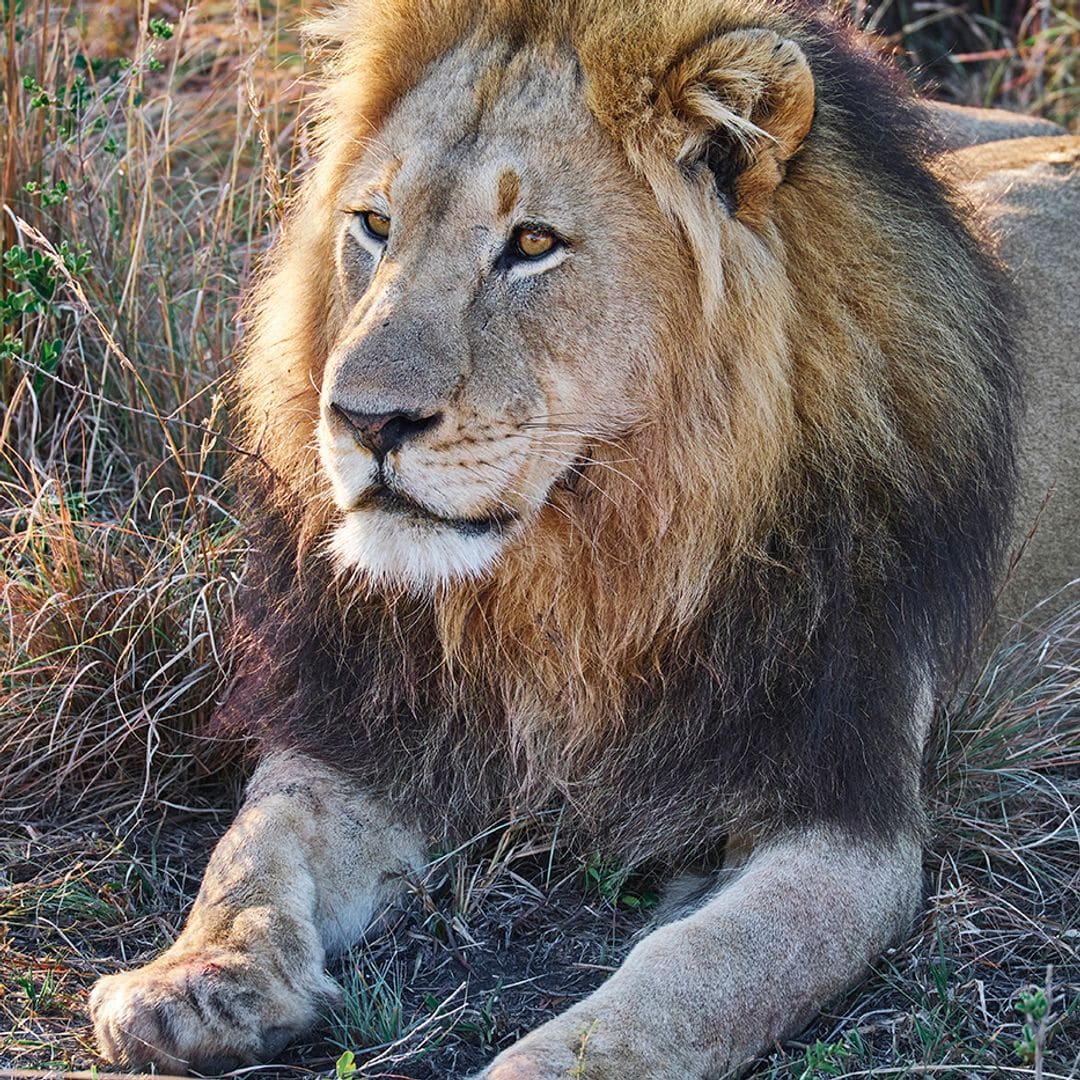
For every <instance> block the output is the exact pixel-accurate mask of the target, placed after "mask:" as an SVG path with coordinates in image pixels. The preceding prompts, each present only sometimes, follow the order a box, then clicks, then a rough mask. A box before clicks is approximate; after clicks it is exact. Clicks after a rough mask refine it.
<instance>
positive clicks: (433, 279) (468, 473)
mask: <svg viewBox="0 0 1080 1080" xmlns="http://www.w3.org/2000/svg"><path fill="white" fill-rule="evenodd" d="M336 209H337V210H339V211H340V213H339V214H338V215H337V216H338V217H339V218H340V225H339V227H338V231H337V246H336V253H337V255H336V257H337V275H336V276H337V289H338V292H339V301H338V302H339V303H340V305H341V307H340V311H341V313H342V314H341V322H342V327H343V329H342V331H341V333H340V334H339V336H338V337H337V339H336V341H335V343H334V345H333V348H332V350H331V354H330V357H329V360H328V363H327V367H326V371H325V375H324V379H323V384H322V388H321V399H320V420H319V446H320V453H321V460H322V463H323V467H324V468H325V470H326V472H327V474H328V475H329V477H330V479H331V482H332V485H333V491H334V496H335V499H336V502H337V504H338V506H339V508H340V509H341V510H342V511H343V512H344V519H343V522H342V523H341V524H340V526H339V527H338V528H337V531H336V533H335V536H334V541H333V548H334V553H335V555H336V558H337V560H338V563H339V566H341V567H342V568H356V569H361V570H363V571H364V572H366V573H367V574H369V575H371V576H372V577H374V578H376V579H381V580H383V581H388V582H393V583H401V584H405V585H408V586H411V587H413V588H430V587H432V586H434V585H436V584H438V583H439V582H444V581H449V580H454V579H461V578H467V577H475V576H479V575H482V574H484V572H485V571H487V570H488V569H489V568H490V567H491V566H492V564H493V563H494V561H495V560H496V559H497V558H498V556H499V554H500V552H501V551H502V550H503V548H504V547H505V546H506V545H508V544H511V543H514V542H515V540H516V539H517V538H520V537H521V536H522V535H524V534H526V533H527V532H528V530H530V529H532V528H536V527H538V521H539V519H541V518H542V516H543V515H544V514H545V513H547V514H559V513H562V514H565V513H566V512H567V511H566V510H565V508H562V509H560V507H559V505H558V501H559V492H560V491H563V490H564V489H569V488H570V487H572V486H573V484H574V483H575V482H576V481H577V480H578V479H579V473H580V471H581V470H582V469H585V468H589V467H590V466H589V465H588V464H587V462H589V461H591V460H592V459H593V458H595V457H596V456H597V454H598V453H599V454H600V455H601V456H603V450H602V448H603V447H608V448H610V447H611V446H612V444H613V441H614V440H616V439H617V438H618V437H619V436H620V435H621V434H622V433H624V432H625V431H626V430H627V428H628V427H630V426H632V425H634V424H639V423H641V422H642V421H644V420H647V419H648V416H647V411H648V410H647V406H646V405H645V402H646V401H647V399H648V384H649V380H650V377H651V375H650V372H651V364H650V357H651V356H653V355H654V353H655V349H654V347H653V342H654V341H655V340H656V339H657V337H658V335H661V334H662V333H663V327H664V325H665V323H666V322H667V321H668V320H669V318H671V317H672V316H671V314H670V312H671V310H672V309H671V307H670V306H669V305H666V303H665V295H664V290H663V289H658V288H657V281H664V280H665V273H664V272H662V271H661V266H662V265H663V264H664V262H665V261H667V262H670V261H671V260H672V259H674V260H675V268H674V271H673V270H672V269H671V268H670V267H669V268H668V269H667V271H666V278H667V279H671V278H672V277H673V273H674V277H675V278H676V279H677V278H678V273H677V270H678V254H677V250H676V247H675V242H674V237H673V235H672V232H671V227H670V226H669V225H668V224H667V222H666V221H665V219H664V218H663V216H662V215H661V214H660V212H659V210H658V208H657V205H656V201H655V199H653V198H650V196H649V194H648V191H647V189H646V188H645V187H644V185H643V184H641V183H640V182H639V181H637V180H635V179H634V178H633V177H632V175H631V174H630V171H629V169H628V168H627V165H626V163H625V158H622V157H620V155H619V154H618V152H617V151H616V149H615V147H614V146H613V145H612V144H611V142H610V140H609V139H608V138H607V137H606V136H605V135H604V133H603V132H602V131H601V129H600V128H599V126H598V125H597V124H596V122H595V120H594V119H593V118H592V116H591V115H590V113H589V111H588V110H587V108H586V107H585V104H584V102H583V91H582V86H581V81H580V78H579V76H578V73H577V70H576V67H575V65H574V63H573V61H572V60H570V59H569V58H568V57H552V56H551V55H550V54H548V55H544V56H539V55H536V54H530V53H529V52H527V51H526V52H519V53H516V54H514V55H512V56H508V55H507V54H506V53H505V52H503V51H496V50H487V51H485V52H481V53H480V54H479V55H478V54H477V51H476V50H475V49H470V50H464V49H463V50H459V51H458V52H455V53H452V54H450V55H449V56H448V57H446V58H444V59H443V60H442V61H441V62H440V63H439V64H438V65H437V67H436V68H435V69H434V70H433V71H432V72H431V74H430V75H429V77H428V78H427V79H426V80H425V81H424V82H423V83H421V84H420V85H419V86H418V87H416V88H415V89H414V90H413V91H412V92H411V93H410V94H408V95H407V96H406V97H405V98H404V99H402V101H401V102H399V104H398V106H397V107H396V108H395V110H394V112H393V113H392V114H391V116H390V117H389V119H388V120H387V122H386V123H385V125H384V126H383V127H382V129H381V130H380V131H379V133H378V135H377V136H375V137H374V138H372V139H371V140H370V142H369V143H368V145H367V146H366V148H365V150H364V152H363V154H362V156H361V158H360V160H359V161H358V163H357V164H356V165H355V166H354V167H353V169H352V170H351V172H350V174H349V176H348V178H347V180H346V182H345V183H344V185H343V187H342V194H341V202H340V206H339V207H337V208H336ZM673 287H677V285H676V282H674V281H673ZM628 312H629V313H631V314H630V316H629V317H628V314H627V313H628ZM598 448H600V449H598ZM611 461H612V462H617V455H613V456H612V457H611ZM609 467H618V466H617V464H614V465H609Z"/></svg>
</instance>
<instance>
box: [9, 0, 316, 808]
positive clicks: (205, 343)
mask: <svg viewBox="0 0 1080 1080" xmlns="http://www.w3.org/2000/svg"><path fill="white" fill-rule="evenodd" d="M164 10H165V11H166V12H168V11H169V10H170V9H168V8H166V9H164ZM4 12H5V15H4V21H3V41H4V43H5V45H4V56H3V117H2V121H0V161H2V162H3V168H2V175H0V206H2V207H3V210H2V235H3V247H4V254H3V262H2V299H0V322H2V325H0V762H2V763H3V765H2V767H0V806H2V807H3V808H4V811H5V812H11V813H14V814H19V813H21V812H24V811H26V812H33V813H34V814H38V813H40V812H42V811H43V810H44V809H47V808H48V807H49V806H50V805H52V804H55V803H57V802H59V801H63V802H64V803H65V805H66V806H67V807H68V809H69V811H70V809H71V808H72V807H74V806H78V805H79V804H80V803H83V802H86V803H88V804H89V803H92V804H93V806H94V808H95V810H100V809H102V808H103V807H104V806H106V805H107V804H108V803H109V802H111V801H116V802H118V803H123V804H128V805H135V804H137V803H138V802H139V801H140V800H141V799H143V798H145V797H147V796H150V795H153V797H155V798H158V799H169V798H179V797H181V796H182V794H183V791H184V789H185V787H186V786H187V784H188V782H189V781H191V780H192V779H194V778H196V777H199V776H202V775H204V774H206V773H207V772H210V771H213V770H214V769H215V768H217V767H218V766H219V765H220V764H221V762H222V761H223V760H224V758H225V757H226V756H227V755H226V754H224V753H223V751H222V748H221V747H217V746H214V745H212V744H210V743H208V742H207V741H206V740H205V739H204V738H203V737H202V736H200V734H199V731H200V727H201V721H202V720H203V719H204V718H205V715H206V713H207V711H208V710H209V709H210V708H211V707H212V705H213V702H214V700H215V696H216V695H218V693H219V691H220V690H221V688H222V685H223V683H224V681H225V680H226V679H227V676H228V660H227V657H226V656H225V654H224V652H223V648H222V639H221V634H222V627H223V625H224V622H225V621H226V618H227V614H228V610H229V606H230V603H231V600H232V597H233V594H234V592H235V589H236V587H237V580H238V574H239V568H240V563H241V560H242V556H243V549H244V541H243V536H242V534H241V532H240V531H239V530H238V528H237V526H236V523H235V522H234V521H233V519H232V517H231V516H230V513H229V510H228V504H229V494H228V490H227V486H226V485H224V484H223V483H222V478H223V475H224V470H225V466H226V464H227V462H228V459H229V453H230V442H229V437H228V411H227V407H226V404H225V402H226V394H225V392H224V389H225V382H224V380H225V376H226V373H227V370H228V358H229V355H230V353H231V351H232V350H233V348H234V346H235V343H236V340H237V326H236V309H237V299H238V297H239V294H240V292H241V290H242V287H243V283H244V281H245V280H246V278H247V277H248V276H249V274H250V271H251V266H252V262H253V260H254V259H256V258H257V257H258V254H259V252H260V251H261V250H262V248H263V247H264V246H265V244H266V241H267V237H268V236H269V234H270V232H271V229H272V226H273V224H274V221H275V219H276V218H277V216H278V215H279V213H280V211H281V206H282V202H283V200H284V199H285V197H286V196H287V193H288V190H289V186H290V177H291V176H292V175H293V173H294V171H295V167H296V165H297V163H298V155H299V154H300V153H301V152H302V146H303V140H302V139H297V138H294V136H295V133H296V132H295V128H294V126H293V122H294V118H295V115H296V105H297V102H298V99H299V97H300V94H301V89H302V87H301V83H300V82H299V78H300V74H301V64H300V59H299V56H298V54H297V53H296V52H295V35H294V34H292V32H291V29H290V25H289V24H290V23H291V21H293V20H294V19H295V15H296V12H295V11H294V10H292V9H290V10H289V11H287V12H283V11H281V10H277V9H272V8H271V9H269V11H268V12H263V13H262V14H260V11H258V10H257V11H256V12H255V13H248V12H245V11H244V10H243V9H241V8H236V9H233V8H231V7H229V6H226V5H224V4H204V5H199V6H197V7H190V8H185V9H183V10H182V11H181V12H179V13H178V14H176V15H175V17H174V18H169V16H168V15H167V14H159V11H158V9H156V8H154V9H152V8H151V7H150V6H149V5H148V4H143V5H142V6H141V8H140V9H138V10H137V14H136V13H134V12H133V13H131V16H130V17H129V16H128V12H127V11H126V10H124V9H120V8H118V7H113V6H110V5H107V4H72V3H70V2H68V3H66V4H59V5H58V4H56V3H55V2H53V3H50V0H24V2H22V3H12V4H9V5H8V6H6V7H5V9H4ZM290 50H292V51H290Z"/></svg>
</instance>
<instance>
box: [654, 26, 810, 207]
mask: <svg viewBox="0 0 1080 1080" xmlns="http://www.w3.org/2000/svg"><path fill="white" fill-rule="evenodd" d="M664 91H665V96H666V97H667V99H668V101H669V103H670V107H671V110H672V113H673V114H674V116H675V118H676V119H677V120H678V121H679V123H680V124H681V125H683V126H684V127H685V132H686V134H685V139H684V141H683V144H682V147H681V149H680V151H679V155H678V164H679V165H680V167H681V168H683V169H684V170H698V169H708V171H709V172H710V173H711V174H712V176H713V177H714V182H715V184H716V187H717V190H718V191H719V193H720V194H721V196H722V197H723V198H724V199H726V200H727V201H728V203H729V205H731V207H732V210H733V211H734V212H735V213H736V214H738V215H739V216H740V217H743V218H746V219H747V220H750V221H754V220H757V219H760V218H761V216H762V215H763V214H764V211H765V209H766V207H767V206H768V203H769V200H770V198H771V196H772V193H773V191H774V190H775V188H776V186H777V185H778V184H779V183H780V182H781V180H782V179H783V177H784V172H785V168H786V165H787V162H788V160H789V159H790V158H791V156H792V155H793V154H794V153H795V152H796V151H797V150H798V149H799V147H800V145H801V144H802V141H803V139H804V138H805V137H806V135H807V132H809V130H810V125H811V123H812V122H813V119H814V77H813V74H812V73H811V71H810V65H809V63H808V62H807V59H806V56H805V54H804V53H803V51H802V49H800V48H799V46H798V45H797V44H796V43H795V42H794V41H791V40H790V39H788V38H785V37H782V36H781V35H780V34H778V33H776V32H774V31H772V30H759V29H754V30H733V31H731V32H729V33H726V34H721V35H719V36H718V37H715V38H712V39H711V40H709V41H708V42H707V43H705V44H704V45H702V46H701V47H700V48H698V49H696V50H695V51H694V52H693V53H692V54H691V55H689V56H688V57H686V58H685V59H683V60H681V61H680V62H679V63H678V64H677V65H676V66H675V67H674V68H672V70H671V71H670V72H669V73H668V76H667V78H666V79H665V83H664Z"/></svg>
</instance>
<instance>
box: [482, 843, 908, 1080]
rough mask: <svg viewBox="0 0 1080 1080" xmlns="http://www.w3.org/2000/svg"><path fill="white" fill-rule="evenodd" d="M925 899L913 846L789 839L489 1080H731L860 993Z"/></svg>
mask: <svg viewBox="0 0 1080 1080" xmlns="http://www.w3.org/2000/svg"><path fill="white" fill-rule="evenodd" d="M919 890H920V845H919V843H918V841H917V839H916V838H915V837H914V836H909V837H907V838H904V839H896V840H893V841H892V842H889V843H870V842H868V841H855V840H853V839H851V838H850V837H847V836H845V835H843V834H840V833H836V832H830V831H828V830H825V829H815V830H809V831H805V832H802V833H792V834H789V835H787V836H785V837H783V838H781V839H778V840H776V841H774V842H773V843H771V844H769V845H767V846H764V847H762V848H759V849H758V850H757V851H756V852H755V853H754V854H753V855H752V856H751V858H750V859H749V860H748V861H747V863H746V865H745V867H744V868H743V869H742V870H741V871H740V872H739V874H738V875H737V876H736V878H735V879H734V880H732V881H731V882H730V883H729V884H727V885H725V886H724V887H723V888H722V889H721V890H720V891H719V892H717V893H715V894H714V895H713V897H712V898H711V899H708V900H707V901H705V902H704V903H703V905H702V906H701V907H700V908H699V909H698V910H697V911H696V912H695V913H694V914H692V915H690V916H688V917H686V918H683V919H680V920H678V921H677V922H673V923H670V924H668V925H666V926H662V927H660V928H659V929H658V930H656V931H654V932H653V933H652V934H650V935H649V936H648V937H646V938H645V939H644V940H643V941H641V942H640V943H639V944H638V945H637V946H636V947H635V948H634V949H633V951H632V952H631V953H630V955H629V956H628V957H627V959H626V962H625V963H624V964H623V965H622V967H621V968H619V970H618V971H617V972H616V973H615V974H614V975H612V977H611V978H610V979H609V980H608V981H607V982H606V983H605V984H604V985H603V986H602V987H600V989H598V990H597V991H595V992H594V993H593V994H591V995H590V996H589V997H588V998H586V999H585V1000H584V1001H582V1002H580V1003H579V1004H577V1005H575V1006H574V1007H573V1008H572V1009H570V1010H569V1011H567V1012H565V1013H563V1014H562V1015H561V1016H558V1017H556V1018H555V1019H554V1020H551V1021H549V1022H548V1023H547V1024H544V1025H543V1026H542V1027H540V1028H538V1029H537V1030H536V1031H534V1032H532V1033H531V1034H529V1035H527V1036H526V1037H525V1038H523V1039H522V1040H521V1041H520V1042H518V1043H517V1044H515V1045H514V1046H512V1047H510V1049H509V1050H507V1051H505V1052H504V1053H502V1054H501V1055H500V1056H499V1057H498V1058H497V1059H496V1060H495V1061H494V1063H493V1064H492V1065H491V1066H490V1067H489V1069H488V1070H487V1071H486V1072H485V1073H484V1074H483V1076H484V1080H556V1078H559V1080H564V1078H565V1077H567V1076H578V1075H580V1076H582V1077H589V1078H590V1080H615V1078H626V1077H634V1080H676V1078H680V1080H702V1078H712V1077H720V1076H722V1075H725V1074H726V1073H727V1071H728V1070H730V1069H731V1068H733V1067H735V1066H737V1065H739V1064H741V1063H743V1062H745V1061H747V1060H748V1059H750V1058H752V1057H754V1056H755V1055H756V1054H758V1053H759V1052H761V1051H762V1050H764V1049H765V1048H767V1047H768V1046H769V1045H770V1044H771V1043H772V1042H773V1041H774V1040H777V1039H781V1038H783V1037H785V1036H787V1035H789V1034H792V1033H794V1032H795V1031H796V1030H798V1028H799V1027H800V1026H801V1025H803V1024H804V1023H806V1021H807V1020H808V1019H809V1018H810V1017H811V1016H812V1015H813V1014H814V1013H815V1012H816V1011H817V1010H818V1009H819V1008H820V1007H821V1006H822V1005H823V1004H824V1003H825V1002H826V1001H827V1000H828V999H829V998H830V997H832V996H833V995H835V994H836V993H838V992H839V991H841V990H843V989H844V988H845V987H847V986H849V985H850V984H851V983H852V982H853V981H854V980H855V979H856V978H857V977H858V976H859V975H860V974H861V973H862V972H863V971H864V970H865V968H866V965H867V963H868V961H870V960H871V959H872V958H873V957H874V955H876V954H877V953H878V952H880V951H881V949H883V948H884V947H885V946H886V945H888V943H889V942H890V941H891V940H892V939H893V938H894V937H895V936H896V935H897V934H899V933H901V932H902V931H903V930H904V929H905V928H906V927H907V926H908V925H909V923H910V920H911V918H912V916H913V914H914V912H915V910H916V905H917V903H918V899H919ZM575 1069H577V1070H578V1071H577V1072H575V1071H574V1070H575Z"/></svg>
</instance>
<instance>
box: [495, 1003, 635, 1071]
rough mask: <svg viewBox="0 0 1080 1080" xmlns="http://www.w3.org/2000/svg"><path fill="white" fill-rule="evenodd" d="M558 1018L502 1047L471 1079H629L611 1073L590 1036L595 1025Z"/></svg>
mask: <svg viewBox="0 0 1080 1080" xmlns="http://www.w3.org/2000/svg"><path fill="white" fill-rule="evenodd" d="M565 1019H566V1018H565V1016H564V1017H557V1018H556V1019H555V1020H552V1021H549V1022H548V1023H547V1024H545V1025H543V1026H542V1027H540V1028H538V1029H537V1030H536V1031H534V1032H532V1033H531V1034H529V1035H526V1036H525V1037H524V1038H523V1039H522V1040H521V1041H520V1042H517V1043H515V1044H514V1045H513V1046H511V1047H510V1048H509V1049H507V1050H504V1051H503V1052H502V1053H501V1054H500V1055H499V1056H498V1057H497V1058H496V1059H495V1060H494V1061H493V1062H492V1063H491V1064H490V1065H489V1066H488V1067H487V1068H486V1069H485V1070H484V1071H483V1072H482V1073H480V1075H479V1076H477V1077H475V1078H474V1080H576V1078H578V1077H581V1078H585V1077H589V1078H590V1080H592V1078H593V1077H595V1078H597V1080H600V1078H603V1080H608V1077H610V1078H611V1080H615V1078H616V1077H619V1078H620V1080H629V1077H631V1076H632V1075H633V1073H632V1072H619V1071H617V1070H616V1071H615V1072H612V1071H611V1070H610V1069H609V1068H608V1063H606V1062H605V1061H604V1060H603V1055H602V1054H598V1053H597V1051H598V1049H599V1048H598V1047H597V1045H596V1043H595V1041H594V1039H593V1036H594V1035H595V1031H596V1024H595V1023H594V1024H589V1025H585V1026H582V1025H578V1024H569V1025H566V1024H565V1023H564V1021H565Z"/></svg>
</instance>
